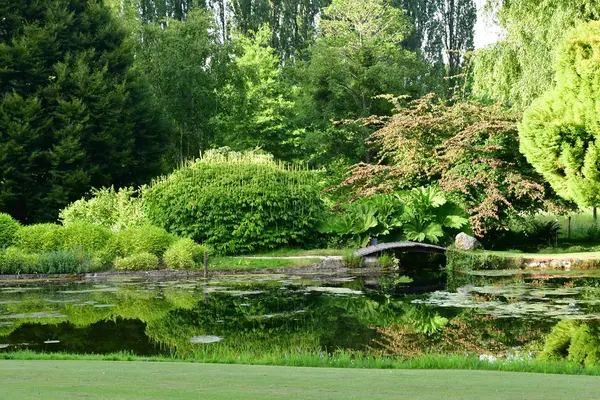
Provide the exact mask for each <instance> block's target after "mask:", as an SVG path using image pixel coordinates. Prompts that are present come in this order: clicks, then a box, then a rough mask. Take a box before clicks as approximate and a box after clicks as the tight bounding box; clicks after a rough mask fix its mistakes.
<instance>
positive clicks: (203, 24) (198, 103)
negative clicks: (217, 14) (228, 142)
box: [138, 9, 229, 160]
mask: <svg viewBox="0 0 600 400" xmlns="http://www.w3.org/2000/svg"><path fill="white" fill-rule="evenodd" d="M214 26H215V25H214V22H213V21H212V20H211V15H210V14H209V13H207V12H206V11H204V10H202V9H197V10H194V11H192V12H191V13H189V14H188V16H187V20H186V21H177V20H171V21H170V22H169V24H168V26H166V27H160V26H159V25H156V24H152V25H148V26H147V27H146V28H145V29H144V33H143V35H144V42H143V44H142V47H141V50H140V57H139V62H138V65H139V66H140V68H142V69H143V70H144V72H145V74H146V75H147V76H148V78H149V81H150V82H151V86H152V90H153V93H154V95H155V96H156V98H157V99H158V101H159V102H160V104H161V105H162V106H163V109H164V110H165V113H166V114H167V116H168V117H169V119H170V120H171V122H172V123H173V124H174V125H175V126H176V127H177V130H178V132H179V135H178V139H177V143H178V146H177V147H178V153H179V158H180V159H181V160H183V159H185V158H188V157H197V156H198V155H199V154H200V152H201V151H203V150H205V149H207V148H208V147H209V146H210V144H211V143H212V138H213V137H214V129H213V125H212V124H211V119H212V118H214V116H215V115H216V113H217V112H219V108H218V107H219V105H218V103H217V92H218V89H219V88H220V87H221V86H222V85H223V83H222V82H223V81H224V79H225V78H224V77H223V76H222V75H221V74H222V73H223V74H225V73H227V64H228V57H229V51H228V49H227V47H226V46H221V45H219V41H218V38H217V36H216V33H215V30H214V29H213V28H214Z"/></svg>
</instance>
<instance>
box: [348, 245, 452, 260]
mask: <svg viewBox="0 0 600 400" xmlns="http://www.w3.org/2000/svg"><path fill="white" fill-rule="evenodd" d="M386 252H394V253H413V252H419V253H438V254H442V253H445V252H446V248H445V247H441V246H435V245H433V244H425V243H417V242H391V243H380V244H376V245H374V246H368V247H363V248H362V249H358V250H356V251H355V252H354V255H355V256H356V257H368V256H377V255H380V254H381V253H386Z"/></svg>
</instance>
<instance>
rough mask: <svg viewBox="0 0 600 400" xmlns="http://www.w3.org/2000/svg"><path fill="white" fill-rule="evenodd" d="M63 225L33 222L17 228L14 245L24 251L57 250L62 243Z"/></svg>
mask: <svg viewBox="0 0 600 400" xmlns="http://www.w3.org/2000/svg"><path fill="white" fill-rule="evenodd" d="M63 233H64V232H63V227H62V226H60V225H56V224H35V225H28V226H24V227H22V228H21V229H19V231H18V233H17V237H16V240H15V245H16V246H17V247H18V248H20V249H22V250H25V251H29V252H42V251H58V250H60V249H61V248H62V244H63V237H64V236H63Z"/></svg>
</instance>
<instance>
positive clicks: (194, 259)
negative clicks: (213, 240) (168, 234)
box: [163, 238, 208, 269]
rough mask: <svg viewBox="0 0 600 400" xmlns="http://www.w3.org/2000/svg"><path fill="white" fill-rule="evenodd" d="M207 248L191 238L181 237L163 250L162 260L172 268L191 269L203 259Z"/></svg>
mask: <svg viewBox="0 0 600 400" xmlns="http://www.w3.org/2000/svg"><path fill="white" fill-rule="evenodd" d="M205 251H208V248H207V247H205V246H201V245H199V244H198V243H196V242H194V241H193V240H192V239H187V238H182V239H178V240H177V241H176V242H175V243H173V244H172V245H171V246H170V247H169V248H168V249H167V251H166V252H165V255H164V256H163V260H164V262H165V264H166V265H167V267H169V268H173V269H193V268H196V266H197V265H198V264H200V263H202V261H203V259H204V252H205Z"/></svg>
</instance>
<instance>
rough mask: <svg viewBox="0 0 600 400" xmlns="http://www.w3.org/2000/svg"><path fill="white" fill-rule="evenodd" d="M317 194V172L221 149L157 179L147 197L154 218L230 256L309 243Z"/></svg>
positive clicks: (318, 212)
mask: <svg viewBox="0 0 600 400" xmlns="http://www.w3.org/2000/svg"><path fill="white" fill-rule="evenodd" d="M320 194H321V190H320V185H319V174H318V173H317V172H315V171H310V170H306V169H302V168H298V167H292V166H287V165H285V164H281V163H277V162H275V161H273V160H272V158H271V157H269V156H266V155H262V154H261V155H257V154H253V153H247V154H240V153H232V152H225V153H224V152H222V151H221V152H212V153H211V152H207V154H205V156H204V157H203V158H200V159H197V160H195V161H191V162H188V163H187V164H185V165H184V166H182V167H181V168H179V169H177V170H175V171H174V172H173V173H172V174H171V175H168V176H166V177H163V178H161V179H158V180H156V181H154V182H153V184H152V185H151V187H150V188H148V189H147V190H145V192H144V195H143V203H144V213H145V215H146V216H147V217H148V218H149V219H150V220H151V221H152V223H154V224H156V225H158V226H162V227H164V228H165V229H166V230H167V231H169V232H171V233H173V234H177V235H179V236H183V237H189V238H191V239H193V240H195V241H196V242H201V243H204V244H206V245H208V246H210V247H211V248H214V249H215V250H217V251H218V252H220V253H229V254H231V253H247V252H252V251H257V250H263V249H274V248H277V247H282V246H302V245H307V244H309V242H310V241H311V240H313V238H314V234H315V231H316V225H317V221H318V220H319V219H320V217H321V216H322V214H323V212H324V204H323V202H322V200H321V196H320Z"/></svg>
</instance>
